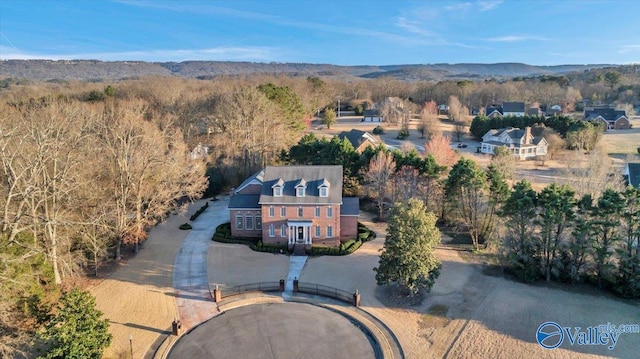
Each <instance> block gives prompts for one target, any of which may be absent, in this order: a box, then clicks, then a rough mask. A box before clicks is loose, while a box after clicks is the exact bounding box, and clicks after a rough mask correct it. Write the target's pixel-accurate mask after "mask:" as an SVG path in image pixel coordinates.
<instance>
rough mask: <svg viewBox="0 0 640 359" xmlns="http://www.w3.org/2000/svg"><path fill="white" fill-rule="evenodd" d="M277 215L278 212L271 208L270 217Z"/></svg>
mask: <svg viewBox="0 0 640 359" xmlns="http://www.w3.org/2000/svg"><path fill="white" fill-rule="evenodd" d="M275 215H276V210H275V208H273V206H269V217H273V216H275Z"/></svg>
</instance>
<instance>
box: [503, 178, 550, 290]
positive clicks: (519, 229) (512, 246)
mask: <svg viewBox="0 0 640 359" xmlns="http://www.w3.org/2000/svg"><path fill="white" fill-rule="evenodd" d="M537 197H538V196H537V194H536V191H534V190H533V189H532V188H531V184H530V183H529V182H528V181H526V180H522V181H520V182H518V183H516V184H515V185H514V186H513V189H512V191H511V193H510V194H509V197H508V198H507V199H506V200H505V201H504V203H503V204H502V208H501V210H500V213H499V214H500V215H501V216H502V217H503V218H504V220H505V222H506V223H505V224H506V229H507V235H506V237H505V240H504V243H503V247H504V249H505V252H506V253H505V255H506V257H507V261H508V262H509V264H510V265H511V267H512V268H513V270H514V272H515V273H516V275H518V276H519V277H520V278H521V279H523V280H526V281H535V280H536V279H539V278H540V245H539V243H538V240H537V237H536V236H535V234H534V230H533V227H534V226H533V222H534V220H535V218H536V202H537V200H538V198H537Z"/></svg>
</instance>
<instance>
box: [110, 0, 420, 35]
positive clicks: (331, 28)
mask: <svg viewBox="0 0 640 359" xmlns="http://www.w3.org/2000/svg"><path fill="white" fill-rule="evenodd" d="M117 2H119V3H122V4H126V5H132V6H138V7H152V8H157V9H165V10H169V11H180V12H193V13H198V14H210V15H222V16H229V17H235V18H242V19H247V20H259V21H264V22H267V23H270V24H274V25H278V26H290V27H294V28H299V29H310V30H317V31H322V32H334V33H339V34H345V35H359V36H367V37H373V38H378V39H386V40H389V41H394V42H398V43H406V44H411V43H415V39H412V38H410V37H405V36H401V35H397V34H393V33H389V32H384V31H375V30H372V29H371V28H357V27H350V26H336V25H330V24H323V23H315V22H311V21H308V20H305V21H299V20H292V19H289V18H286V17H283V16H278V15H268V14H262V13H257V12H251V11H243V10H236V9H232V8H226V7H219V6H214V5H209V4H208V3H197V4H182V3H174V2H167V1H162V2H149V1H123V0H119V1H117ZM214 4H215V3H214Z"/></svg>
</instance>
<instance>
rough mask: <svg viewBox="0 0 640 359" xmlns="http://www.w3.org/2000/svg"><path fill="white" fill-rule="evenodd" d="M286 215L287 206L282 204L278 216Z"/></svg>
mask: <svg viewBox="0 0 640 359" xmlns="http://www.w3.org/2000/svg"><path fill="white" fill-rule="evenodd" d="M286 216H287V207H285V206H282V207H281V208H280V217H286Z"/></svg>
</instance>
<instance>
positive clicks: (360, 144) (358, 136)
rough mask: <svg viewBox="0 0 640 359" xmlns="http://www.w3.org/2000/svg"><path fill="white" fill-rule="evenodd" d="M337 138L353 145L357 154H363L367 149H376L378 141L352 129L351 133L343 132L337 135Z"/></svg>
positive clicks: (363, 132) (369, 135)
mask: <svg viewBox="0 0 640 359" xmlns="http://www.w3.org/2000/svg"><path fill="white" fill-rule="evenodd" d="M338 138H339V139H341V140H343V139H345V138H346V139H347V140H348V141H349V142H351V145H353V148H355V149H356V151H358V153H362V152H364V150H365V149H366V148H367V147H378V146H379V145H380V143H381V142H380V141H379V140H378V139H376V138H375V137H374V136H373V135H371V134H370V133H369V132H365V131H360V130H356V129H352V130H351V131H343V132H340V133H339V134H338Z"/></svg>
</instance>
